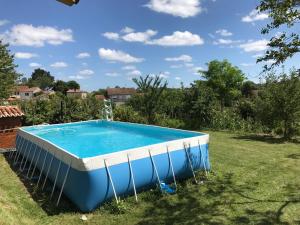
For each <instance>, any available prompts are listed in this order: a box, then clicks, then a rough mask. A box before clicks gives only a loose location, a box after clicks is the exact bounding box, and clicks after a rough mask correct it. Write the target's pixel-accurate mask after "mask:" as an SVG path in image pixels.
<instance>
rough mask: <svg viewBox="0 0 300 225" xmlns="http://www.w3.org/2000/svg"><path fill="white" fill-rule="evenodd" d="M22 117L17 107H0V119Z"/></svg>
mask: <svg viewBox="0 0 300 225" xmlns="http://www.w3.org/2000/svg"><path fill="white" fill-rule="evenodd" d="M19 116H24V113H23V112H22V111H21V110H20V109H19V108H18V107H17V106H0V118H7V117H19Z"/></svg>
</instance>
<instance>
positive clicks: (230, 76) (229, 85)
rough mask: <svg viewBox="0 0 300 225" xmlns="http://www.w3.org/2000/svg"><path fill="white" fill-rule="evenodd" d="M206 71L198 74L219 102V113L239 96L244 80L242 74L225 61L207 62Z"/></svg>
mask: <svg viewBox="0 0 300 225" xmlns="http://www.w3.org/2000/svg"><path fill="white" fill-rule="evenodd" d="M207 65H208V69H207V71H199V73H200V74H201V75H202V76H203V78H205V79H206V80H207V85H208V86H209V87H211V88H212V89H213V91H214V92H215V93H216V95H217V98H218V99H219V101H220V107H221V111H223V109H224V107H225V106H226V105H230V104H231V102H232V101H233V100H234V99H235V98H236V97H238V96H239V95H240V94H241V91H240V88H241V86H242V84H243V81H244V80H245V76H244V74H243V72H242V71H241V70H240V69H239V68H238V67H236V66H233V65H232V64H231V63H230V62H228V61H227V60H223V61H218V60H213V61H211V62H209V63H208V64H207Z"/></svg>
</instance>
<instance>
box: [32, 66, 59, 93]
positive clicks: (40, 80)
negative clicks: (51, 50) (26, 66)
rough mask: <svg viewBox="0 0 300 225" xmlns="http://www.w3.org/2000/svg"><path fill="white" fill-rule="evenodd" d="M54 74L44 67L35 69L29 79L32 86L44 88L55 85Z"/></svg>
mask: <svg viewBox="0 0 300 225" xmlns="http://www.w3.org/2000/svg"><path fill="white" fill-rule="evenodd" d="M53 84H54V76H51V74H50V72H48V71H45V70H43V69H35V70H34V72H33V73H32V75H31V77H30V78H29V79H28V85H29V86H30V87H39V88H41V89H43V90H45V89H47V88H51V87H53Z"/></svg>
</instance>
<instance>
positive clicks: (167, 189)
mask: <svg viewBox="0 0 300 225" xmlns="http://www.w3.org/2000/svg"><path fill="white" fill-rule="evenodd" d="M160 188H161V190H162V191H164V192H166V193H167V194H175V193H176V190H175V189H173V188H171V187H170V186H169V185H167V184H166V183H164V182H161V183H160Z"/></svg>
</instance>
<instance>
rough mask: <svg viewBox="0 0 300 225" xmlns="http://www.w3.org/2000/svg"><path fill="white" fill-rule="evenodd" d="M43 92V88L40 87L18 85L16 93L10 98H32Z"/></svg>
mask: <svg viewBox="0 0 300 225" xmlns="http://www.w3.org/2000/svg"><path fill="white" fill-rule="evenodd" d="M41 92H42V90H41V89H40V88H39V87H31V88H30V87H28V86H16V88H15V90H14V95H12V96H11V97H10V98H14V99H16V100H31V99H33V98H34V97H35V96H37V94H39V93H41Z"/></svg>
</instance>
